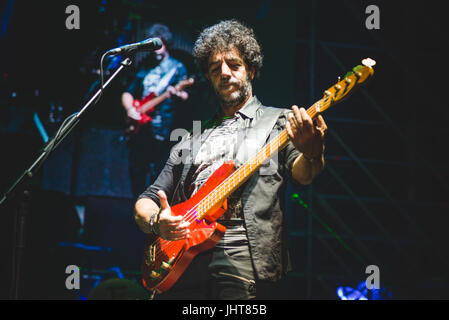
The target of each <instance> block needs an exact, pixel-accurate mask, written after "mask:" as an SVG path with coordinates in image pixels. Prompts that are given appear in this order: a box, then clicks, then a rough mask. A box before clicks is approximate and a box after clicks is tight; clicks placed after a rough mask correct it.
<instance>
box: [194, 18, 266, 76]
mask: <svg viewBox="0 0 449 320" xmlns="http://www.w3.org/2000/svg"><path fill="white" fill-rule="evenodd" d="M233 48H237V49H238V50H239V51H240V54H241V55H242V58H243V60H244V61H245V63H246V65H247V66H248V68H249V70H251V68H253V67H254V69H255V71H256V72H255V73H256V77H258V76H259V72H260V69H261V68H262V62H263V55H262V50H261V48H260V45H259V43H258V42H257V40H256V37H255V35H254V31H253V30H252V29H251V28H249V27H247V26H245V25H244V24H242V23H241V22H239V21H237V20H234V19H232V20H226V21H221V22H219V23H217V24H215V25H213V26H211V27H208V28H206V29H204V30H203V31H202V32H201V34H200V35H199V37H198V39H197V40H196V42H195V45H194V47H193V56H194V57H195V60H196V63H197V64H198V66H199V68H200V71H201V72H202V73H203V74H205V75H206V74H207V71H208V60H209V57H210V55H211V54H213V53H214V52H216V51H219V52H224V51H228V50H231V49H233Z"/></svg>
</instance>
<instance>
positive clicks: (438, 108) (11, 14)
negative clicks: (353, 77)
mask: <svg viewBox="0 0 449 320" xmlns="http://www.w3.org/2000/svg"><path fill="white" fill-rule="evenodd" d="M439 3H440V2H437V1H432V2H426V3H413V2H409V1H355V0H353V1H324V0H306V1H297V2H293V1H292V2H285V1H282V2H281V1H272V0H271V1H270V0H258V1H255V0H254V1H226V2H217V3H215V2H211V1H191V2H186V1H183V2H177V1H131V0H128V1H119V0H117V1H105V0H103V1H100V0H95V1H58V2H57V3H56V2H50V1H47V2H39V3H35V2H28V1H20V0H8V1H3V2H2V3H1V5H0V17H1V19H2V20H1V21H2V29H1V32H2V33H1V35H0V37H1V38H0V41H1V45H0V47H1V61H0V63H1V64H0V66H1V69H0V84H1V86H0V107H1V112H2V115H1V117H0V119H1V121H0V134H1V139H0V143H1V150H2V154H1V161H2V162H1V164H2V165H1V167H0V192H2V193H3V192H5V191H6V190H7V188H8V187H9V186H10V185H11V184H12V183H13V182H14V180H15V179H16V178H17V177H18V176H19V175H20V174H21V173H22V172H23V170H24V169H25V168H26V167H28V166H29V165H30V164H31V163H32V160H33V159H35V157H36V156H37V155H38V154H39V149H40V148H41V147H42V146H43V145H44V144H43V141H42V139H41V136H40V135H39V132H38V131H37V129H36V126H35V124H34V122H33V114H34V113H37V115H38V116H39V117H40V119H41V120H42V122H43V123H44V126H45V127H46V129H47V131H48V132H49V133H50V134H51V133H54V130H55V128H56V127H57V124H54V123H51V122H50V121H49V114H50V106H51V105H52V104H53V105H55V106H62V111H61V116H63V117H66V116H68V115H70V114H72V113H73V112H76V111H78V110H79V109H80V107H81V106H82V105H83V103H85V102H86V99H87V97H89V89H90V88H91V86H92V84H93V83H94V82H95V81H97V80H98V75H97V74H95V73H93V72H92V70H94V71H95V70H96V69H98V66H99V60H100V57H101V54H102V53H103V52H104V51H106V50H108V49H110V48H114V47H117V46H118V42H117V39H118V38H119V37H120V39H121V40H122V42H123V43H122V44H126V43H132V42H136V41H141V40H143V39H145V38H146V37H145V33H144V30H145V26H146V25H148V24H150V23H152V22H162V23H165V24H167V25H169V26H170V28H171V29H172V31H173V32H174V34H175V40H176V41H175V47H174V48H173V51H172V54H173V55H174V56H175V57H177V58H179V59H180V60H182V61H183V62H184V63H185V64H186V66H187V68H188V69H189V70H188V71H189V73H190V74H193V73H197V70H196V68H195V65H194V63H193V60H192V57H191V55H190V54H189V49H191V47H192V43H193V41H194V39H196V37H197V36H198V34H199V32H200V31H201V30H202V29H203V28H204V27H206V26H209V25H211V24H214V23H216V22H218V21H220V20H223V19H229V18H237V19H239V20H241V21H243V22H245V23H247V24H248V25H250V26H251V27H253V28H254V30H255V33H256V36H257V38H258V40H259V41H260V44H261V46H262V49H263V53H264V56H265V57H264V67H263V69H262V71H261V77H260V79H258V80H257V81H256V83H255V93H256V95H257V96H258V97H259V99H260V100H261V101H262V102H263V103H264V104H266V105H274V106H278V107H290V106H291V105H292V104H297V105H300V106H305V107H307V106H310V105H311V104H312V103H313V102H314V101H316V100H318V99H320V98H321V97H322V93H323V91H324V90H325V89H327V88H328V87H330V86H332V85H333V84H334V83H335V82H336V80H337V77H338V76H344V75H345V73H346V72H347V71H349V70H350V69H351V68H352V67H354V66H355V65H357V64H359V63H360V61H361V60H362V59H363V58H366V57H371V58H373V59H374V60H376V61H377V65H376V66H375V67H374V69H375V75H374V78H373V79H372V81H371V82H370V83H369V84H368V85H367V86H365V87H363V88H362V89H360V90H359V91H357V92H356V93H354V95H353V96H352V97H351V98H350V99H349V100H347V101H345V102H344V103H342V104H340V105H337V106H336V107H333V108H331V109H330V110H329V111H327V112H326V114H325V115H324V116H325V119H326V122H327V124H328V126H329V131H328V136H327V141H326V160H327V167H326V170H325V171H324V172H323V173H322V174H321V175H320V176H319V177H317V179H316V180H315V181H314V183H313V184H312V185H311V186H308V187H302V188H293V187H292V186H290V185H289V187H288V189H287V194H286V219H287V222H288V232H289V242H290V243H289V246H290V249H291V250H290V251H291V257H292V263H293V271H292V272H291V273H289V274H288V275H287V277H286V278H285V279H284V280H283V281H281V282H280V283H279V286H278V288H277V289H276V290H275V291H274V292H273V298H281V299H338V296H337V288H338V287H351V288H357V286H358V285H359V284H360V283H361V282H362V281H364V280H365V279H366V278H367V276H368V275H367V274H365V269H366V267H367V266H368V265H377V266H378V267H379V269H380V284H381V288H382V290H381V296H382V298H388V299H389V298H393V299H432V298H437V299H447V298H448V297H449V293H448V292H449V290H448V289H449V288H448V281H449V278H448V276H449V275H448V271H447V270H449V269H448V264H449V256H448V249H449V245H448V241H447V237H446V230H447V227H448V224H449V218H448V211H449V210H448V209H449V202H448V197H447V194H448V191H449V183H448V178H449V177H448V164H447V160H446V159H447V158H446V157H445V154H446V152H445V151H446V146H447V143H446V137H447V133H448V127H447V125H446V122H447V121H448V120H449V111H448V103H447V100H446V98H445V94H446V91H447V90H445V85H446V81H445V78H446V74H447V63H446V61H445V58H446V52H445V51H444V50H445V47H446V46H447V44H448V43H447V42H448V38H447V31H448V28H447V27H446V23H445V19H446V17H445V11H444V10H443V7H442V4H439ZM71 4H75V5H78V6H79V8H80V12H81V14H80V16H81V28H80V30H67V29H66V27H65V20H66V18H67V16H68V15H67V14H66V13H65V8H66V7H67V6H68V5H71ZM371 4H375V5H377V6H378V7H379V9H380V30H367V29H366V27H365V19H366V18H367V16H368V15H367V14H366V13H365V8H366V7H367V6H368V5H371ZM141 58H142V57H141V56H139V55H138V56H137V57H136V63H135V64H134V66H133V67H131V68H130V69H129V70H127V71H126V72H123V73H122V74H121V75H119V78H118V79H116V80H115V81H114V82H113V84H112V85H111V86H110V87H109V88H108V90H107V91H106V92H105V94H104V96H103V97H102V99H101V101H100V102H99V103H98V104H97V105H96V106H95V107H94V108H92V109H91V110H90V111H89V112H88V113H87V114H86V116H85V117H84V119H83V121H82V123H81V125H80V126H78V127H77V129H76V130H75V131H74V132H72V133H71V135H70V136H69V138H68V139H67V140H66V141H65V142H64V143H63V144H62V145H61V146H59V147H58V149H57V151H56V152H55V153H54V154H53V155H52V156H51V157H50V158H49V159H48V160H47V162H46V164H45V165H44V166H43V168H41V170H39V174H38V176H36V177H35V178H33V179H32V180H31V181H30V183H31V187H30V190H31V191H32V200H31V210H30V216H29V218H28V228H27V250H26V252H25V254H26V255H25V270H24V277H23V283H24V285H23V287H22V288H21V289H22V291H21V295H22V297H23V298H27V299H65V298H67V299H77V298H80V297H81V296H83V297H86V296H87V295H88V294H89V292H90V290H91V289H92V288H93V287H94V286H95V285H96V284H97V283H99V282H100V281H101V280H103V281H104V280H105V279H107V278H108V277H111V276H116V274H112V275H111V270H109V269H110V268H111V267H114V266H118V267H119V268H120V269H121V271H122V272H123V273H124V277H125V278H126V279H131V280H133V281H135V282H138V281H139V279H140V274H139V272H140V266H139V265H140V259H141V254H140V250H141V248H142V246H143V241H144V236H143V234H141V233H140V232H139V231H138V229H137V227H136V226H135V225H134V222H133V219H132V206H133V203H134V200H133V199H132V197H131V196H130V190H129V181H128V180H129V177H128V176H127V167H126V166H127V157H126V154H127V149H126V144H124V143H123V142H121V141H120V135H121V132H122V129H123V119H124V116H125V114H124V112H123V110H122V108H121V106H120V95H121V93H122V91H123V89H124V88H125V87H126V86H127V84H129V81H131V80H132V77H133V72H134V71H135V69H134V68H135V65H137V64H138V61H139V59H141ZM36 90H37V91H36ZM190 94H191V99H189V101H188V102H187V103H186V105H185V108H183V109H182V110H179V113H178V119H177V127H184V128H190V126H191V121H192V120H204V119H207V118H208V117H209V116H210V114H211V113H212V111H213V109H214V106H213V104H212V102H211V101H212V100H211V98H210V92H209V88H208V85H207V83H206V82H204V81H199V83H198V85H197V86H195V87H193V88H192V89H191V90H190ZM293 194H296V195H297V196H298V197H299V198H298V197H296V198H292V195H293ZM76 206H78V208H84V210H85V220H84V221H80V219H79V216H78V215H77V211H76ZM14 210H15V204H14V202H8V203H7V204H6V205H3V206H2V207H1V208H0V226H1V230H0V234H1V256H2V259H1V261H2V263H1V270H0V274H1V276H0V291H1V292H0V297H1V298H3V299H7V298H8V297H9V292H8V288H9V286H10V277H11V253H12V237H13V234H14V230H13V226H14V223H13V212H14ZM64 243H66V244H67V243H69V244H70V243H82V244H85V245H90V246H99V247H100V248H91V247H90V250H87V249H86V248H84V249H80V248H75V247H67V246H64ZM94 249H101V250H94ZM69 264H75V265H79V266H81V268H82V274H83V275H84V276H85V278H83V282H82V289H81V290H80V291H79V292H74V291H68V290H66V289H65V286H64V282H65V278H66V276H67V275H66V274H65V273H64V272H65V267H66V266H67V265H69Z"/></svg>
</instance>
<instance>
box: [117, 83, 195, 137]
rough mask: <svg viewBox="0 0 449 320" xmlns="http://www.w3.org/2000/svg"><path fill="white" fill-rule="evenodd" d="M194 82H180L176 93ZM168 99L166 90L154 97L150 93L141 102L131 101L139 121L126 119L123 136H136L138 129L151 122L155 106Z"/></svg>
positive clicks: (168, 94) (168, 95)
mask: <svg viewBox="0 0 449 320" xmlns="http://www.w3.org/2000/svg"><path fill="white" fill-rule="evenodd" d="M194 82H195V80H194V78H193V77H191V78H189V79H185V80H181V81H180V82H179V83H178V84H177V85H176V86H175V88H176V90H177V91H182V90H184V89H185V88H187V87H190V86H191V85H193V84H194ZM168 97H170V93H169V92H168V90H166V91H165V92H164V93H162V94H160V95H158V96H156V94H155V93H154V92H152V93H150V94H149V95H148V96H146V97H145V98H143V99H142V100H137V99H135V100H134V101H133V106H134V107H135V108H136V110H137V111H138V112H139V113H140V116H141V118H140V120H135V119H132V118H129V117H128V119H127V123H126V129H125V134H126V135H132V134H136V133H137V132H138V131H139V130H140V128H141V127H142V126H143V125H145V124H147V123H148V122H151V121H153V118H152V117H151V115H152V114H153V113H154V111H155V109H156V106H157V105H159V104H160V103H162V102H163V101H165V100H166V99H168Z"/></svg>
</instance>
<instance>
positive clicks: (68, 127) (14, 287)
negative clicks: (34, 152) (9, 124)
mask: <svg viewBox="0 0 449 320" xmlns="http://www.w3.org/2000/svg"><path fill="white" fill-rule="evenodd" d="M131 63H132V61H131V59H130V58H129V57H128V58H126V59H125V60H123V61H122V62H121V63H120V66H119V67H118V68H117V70H116V71H115V72H114V73H113V74H112V75H111V76H110V77H109V79H108V80H107V81H106V82H105V83H104V85H103V87H102V88H100V89H99V90H98V91H97V92H96V93H95V94H94V95H93V96H92V98H91V99H90V100H89V101H88V102H87V103H86V104H85V105H84V107H83V108H82V109H81V110H80V111H79V112H77V113H75V114H74V115H72V116H69V117H68V118H67V119H66V120H65V121H64V122H63V123H62V125H61V127H60V128H59V129H58V131H57V133H56V134H55V136H54V137H53V138H52V139H51V140H50V141H49V142H48V143H47V145H46V146H45V147H44V149H43V150H42V153H41V154H40V155H39V156H38V158H37V159H36V160H35V161H34V163H33V164H32V165H31V166H30V167H29V168H28V169H26V170H25V171H24V172H23V173H22V175H21V176H20V177H19V178H18V179H17V180H16V181H15V182H14V183H13V184H12V186H11V187H10V188H9V189H8V191H7V192H6V193H5V194H4V195H3V197H2V199H1V200H0V205H2V204H3V203H4V202H5V201H6V200H8V199H10V198H14V197H17V196H14V195H15V194H16V193H17V189H18V188H19V186H20V185H21V184H22V183H23V182H24V181H25V179H31V178H32V177H34V175H35V173H36V172H37V170H38V169H39V168H40V167H41V166H42V164H43V163H44V161H45V160H46V159H47V158H48V156H49V155H50V154H51V152H52V151H53V150H54V149H55V148H56V147H57V146H58V145H59V144H60V143H61V142H62V141H63V140H64V138H65V137H66V136H67V135H68V134H69V133H70V132H71V131H72V130H73V129H74V128H75V126H76V125H77V124H78V123H79V122H80V120H81V116H82V115H83V114H84V112H85V111H86V110H87V108H89V106H91V105H92V104H94V105H95V104H96V103H97V102H98V101H97V99H99V97H100V95H101V94H102V91H103V90H104V89H105V88H106V87H107V86H108V85H109V83H110V82H111V81H112V80H113V79H114V78H115V77H116V76H117V75H118V74H119V73H120V71H122V69H123V68H124V67H127V66H129V65H130V64H131ZM30 198H31V197H30V191H29V190H27V188H25V187H24V188H23V190H22V191H21V194H20V197H19V198H18V199H17V201H19V205H18V207H17V210H16V212H15V219H14V223H15V229H14V234H15V237H14V245H13V246H14V249H13V261H12V265H13V275H12V284H11V298H12V299H15V300H16V299H18V298H19V291H20V285H21V281H22V279H21V278H22V277H21V271H22V262H23V255H24V254H23V253H24V250H25V239H26V237H25V226H26V218H27V216H28V214H29V201H30Z"/></svg>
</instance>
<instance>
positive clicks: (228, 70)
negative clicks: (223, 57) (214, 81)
mask: <svg viewBox="0 0 449 320" xmlns="http://www.w3.org/2000/svg"><path fill="white" fill-rule="evenodd" d="M231 75H232V74H231V68H229V66H228V64H227V63H226V62H224V63H222V64H221V76H222V77H223V76H224V77H230V76H231Z"/></svg>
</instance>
